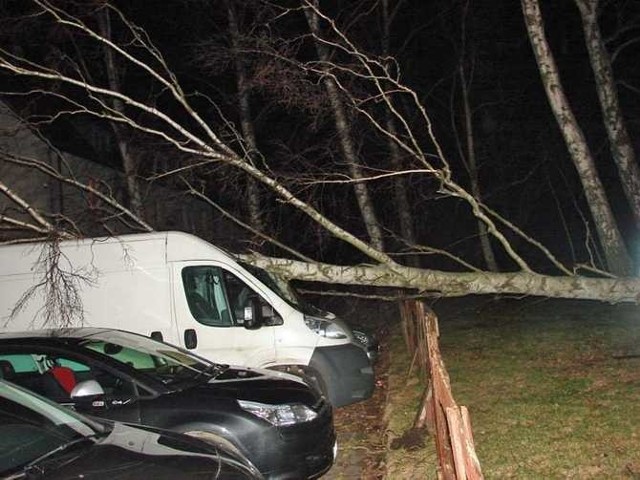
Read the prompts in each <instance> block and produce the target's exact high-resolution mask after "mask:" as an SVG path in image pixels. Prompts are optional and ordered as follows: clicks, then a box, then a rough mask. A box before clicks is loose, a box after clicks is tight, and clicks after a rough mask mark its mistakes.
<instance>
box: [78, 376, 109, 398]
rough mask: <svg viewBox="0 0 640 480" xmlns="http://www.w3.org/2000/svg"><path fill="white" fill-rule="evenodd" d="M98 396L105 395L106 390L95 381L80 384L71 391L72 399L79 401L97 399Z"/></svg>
mask: <svg viewBox="0 0 640 480" xmlns="http://www.w3.org/2000/svg"><path fill="white" fill-rule="evenodd" d="M97 395H104V389H103V388H102V386H101V385H100V384H99V383H98V382H96V381H95V380H85V381H84V382H79V383H78V384H77V385H76V386H75V387H73V390H71V394H70V396H71V398H73V399H78V398H83V397H95V396H97Z"/></svg>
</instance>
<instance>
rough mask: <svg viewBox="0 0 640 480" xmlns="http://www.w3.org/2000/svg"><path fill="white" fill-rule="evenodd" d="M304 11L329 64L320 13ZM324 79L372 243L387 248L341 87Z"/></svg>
mask: <svg viewBox="0 0 640 480" xmlns="http://www.w3.org/2000/svg"><path fill="white" fill-rule="evenodd" d="M314 5H317V0H314ZM304 12H305V15H306V18H307V23H308V24H309V29H310V30H311V33H312V34H313V36H314V43H315V47H316V51H317V53H318V58H319V59H320V61H321V62H322V63H323V64H325V65H326V64H328V63H329V52H328V51H327V49H326V47H325V45H324V44H323V43H321V42H320V41H319V40H318V38H320V25H319V22H318V16H317V14H316V13H315V11H314V10H313V9H312V8H305V9H304ZM323 83H324V86H325V88H326V90H327V96H328V98H329V103H330V104H331V109H332V110H333V116H334V119H335V122H336V131H337V133H338V138H339V140H340V146H341V148H342V154H343V155H344V158H345V160H346V162H347V164H348V166H349V173H350V175H351V178H352V179H353V180H354V182H355V183H354V185H353V188H354V190H355V195H356V199H357V201H358V206H359V208H360V213H361V215H362V219H363V221H364V224H365V227H366V229H367V233H368V234H369V239H370V241H371V245H372V246H373V248H375V249H376V250H378V251H381V252H383V251H384V241H383V236H382V228H380V223H379V222H378V218H377V216H376V213H375V209H374V206H373V201H372V199H371V195H370V194H369V188H368V187H367V185H366V184H365V183H364V182H363V181H362V179H363V178H364V175H363V174H362V166H361V165H360V160H359V159H358V155H357V154H356V148H355V145H354V142H353V138H352V136H351V132H350V128H349V121H348V120H347V114H346V112H345V108H344V105H343V103H342V100H341V98H340V94H339V93H338V87H337V86H336V84H335V82H334V81H333V79H332V78H331V77H330V76H328V75H325V76H324V78H323Z"/></svg>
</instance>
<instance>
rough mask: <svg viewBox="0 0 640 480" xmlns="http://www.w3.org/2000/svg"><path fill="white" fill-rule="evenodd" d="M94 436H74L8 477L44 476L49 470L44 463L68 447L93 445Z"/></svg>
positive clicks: (51, 460) (94, 441)
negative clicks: (19, 471)
mask: <svg viewBox="0 0 640 480" xmlns="http://www.w3.org/2000/svg"><path fill="white" fill-rule="evenodd" d="M96 438H98V435H97V434H95V435H88V436H82V437H78V438H74V439H73V440H70V441H68V442H66V443H63V444H62V445H60V446H58V447H56V448H54V449H53V450H51V451H50V452H47V453H45V454H44V455H42V456H41V457H39V458H37V459H35V460H33V461H32V462H31V463H29V465H27V466H26V467H25V468H24V470H23V471H22V472H21V473H20V474H17V475H14V476H13V477H9V478H10V479H11V478H16V479H17V478H23V475H24V476H26V478H45V477H46V475H47V472H48V470H49V466H45V464H47V463H52V462H54V461H55V458H56V457H57V456H58V455H60V454H61V453H65V452H67V451H68V450H69V449H72V448H79V447H82V448H83V449H84V448H86V447H90V446H93V445H94V444H95V443H96Z"/></svg>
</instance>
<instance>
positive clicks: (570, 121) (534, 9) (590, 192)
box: [521, 0, 631, 276]
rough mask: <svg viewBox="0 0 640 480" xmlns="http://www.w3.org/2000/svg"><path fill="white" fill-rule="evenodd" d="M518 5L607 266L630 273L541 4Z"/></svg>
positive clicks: (533, 1)
mask: <svg viewBox="0 0 640 480" xmlns="http://www.w3.org/2000/svg"><path fill="white" fill-rule="evenodd" d="M521 5H522V12H523V14H524V20H525V24H526V27H527V33H528V35H529V40H530V42H531V46H532V48H533V51H534V54H535V57H536V61H537V63H538V69H539V70H540V76H541V78H542V83H543V85H544V89H545V91H546V94H547V99H548V100H549V104H550V106H551V109H552V110H553V114H554V116H555V118H556V121H557V122H558V126H559V127H560V130H561V132H562V136H563V137H564V141H565V143H566V145H567V148H568V150H569V154H570V155H571V159H572V160H573V163H574V165H575V167H576V170H577V171H578V175H579V177H580V181H581V182H582V188H583V189H584V193H585V196H586V199H587V203H588V204H589V209H590V211H591V215H592V217H593V222H594V223H595V227H596V231H597V233H598V238H599V240H600V245H601V247H602V250H603V252H604V255H605V258H606V262H607V267H608V269H609V270H610V271H611V272H612V273H614V274H616V275H621V276H624V275H629V274H630V273H631V259H630V257H629V253H628V252H627V249H626V246H625V245H624V242H623V240H622V236H621V235H620V231H619V230H618V226H617V225H616V222H615V219H614V217H613V212H612V210H611V206H610V205H609V201H608V200H607V197H606V195H605V192H604V188H603V186H602V182H601V181H600V177H599V176H598V173H597V171H596V168H595V163H594V160H593V156H592V154H591V152H590V150H589V147H588V145H587V142H586V140H585V138H584V134H583V132H582V130H581V129H580V127H579V125H578V122H577V121H576V118H575V116H574V115H573V112H572V110H571V107H570V106H569V102H568V100H567V98H566V96H565V94H564V90H563V88H562V84H561V82H560V76H559V74H558V68H557V66H556V63H555V59H554V57H553V54H552V53H551V50H550V49H549V45H548V43H547V40H546V37H545V32H544V22H543V20H542V14H541V12H540V6H539V4H538V1H537V0H521Z"/></svg>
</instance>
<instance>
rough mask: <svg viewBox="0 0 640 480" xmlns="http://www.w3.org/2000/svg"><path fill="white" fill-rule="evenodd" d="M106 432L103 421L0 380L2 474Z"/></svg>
mask: <svg viewBox="0 0 640 480" xmlns="http://www.w3.org/2000/svg"><path fill="white" fill-rule="evenodd" d="M107 432H108V430H107V429H106V427H104V426H103V425H102V424H99V423H94V422H92V421H91V420H89V419H86V418H84V417H81V416H79V415H77V414H75V413H74V412H72V411H70V410H67V409H66V408H63V407H60V406H58V405H56V404H54V403H52V402H50V401H48V400H46V399H44V398H42V397H40V396H38V395H35V394H33V393H31V392H28V391H26V390H24V389H22V388H20V387H17V386H15V385H13V384H10V383H7V382H5V381H4V380H0V476H3V477H4V475H5V474H10V473H13V472H15V471H18V470H22V469H23V468H25V467H26V466H28V465H29V464H31V463H32V462H34V461H35V460H37V459H40V458H42V457H44V456H46V455H49V454H51V453H52V452H55V451H57V450H59V449H61V448H65V447H66V446H68V445H70V444H74V443H76V442H80V441H83V440H88V439H90V438H93V437H95V436H98V435H101V434H105V433H107Z"/></svg>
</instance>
